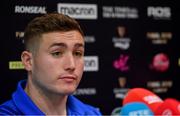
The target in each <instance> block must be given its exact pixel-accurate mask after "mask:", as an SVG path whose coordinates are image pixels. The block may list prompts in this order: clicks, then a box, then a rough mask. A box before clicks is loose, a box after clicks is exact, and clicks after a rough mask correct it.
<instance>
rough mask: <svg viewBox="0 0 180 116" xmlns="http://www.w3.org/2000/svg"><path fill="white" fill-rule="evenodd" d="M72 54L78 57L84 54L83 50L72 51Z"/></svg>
mask: <svg viewBox="0 0 180 116" xmlns="http://www.w3.org/2000/svg"><path fill="white" fill-rule="evenodd" d="M74 55H75V56H78V57H81V56H83V55H84V54H83V52H81V51H77V52H74Z"/></svg>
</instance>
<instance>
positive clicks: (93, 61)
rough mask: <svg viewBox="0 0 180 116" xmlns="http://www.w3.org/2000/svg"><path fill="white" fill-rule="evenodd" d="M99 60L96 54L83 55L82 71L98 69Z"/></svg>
mask: <svg viewBox="0 0 180 116" xmlns="http://www.w3.org/2000/svg"><path fill="white" fill-rule="evenodd" d="M98 70H99V62H98V57H97V56H85V57H84V71H98Z"/></svg>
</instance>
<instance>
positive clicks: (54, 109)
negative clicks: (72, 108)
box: [25, 82, 67, 115]
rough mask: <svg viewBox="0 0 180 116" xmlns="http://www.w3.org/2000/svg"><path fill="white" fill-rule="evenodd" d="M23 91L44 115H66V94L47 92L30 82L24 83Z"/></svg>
mask: <svg viewBox="0 0 180 116" xmlns="http://www.w3.org/2000/svg"><path fill="white" fill-rule="evenodd" d="M30 84H31V86H30ZM25 92H26V93H27V94H28V96H29V97H30V98H31V99H32V101H33V102H34V103H35V104H36V106H37V107H38V108H39V109H40V110H41V111H42V112H44V113H45V114H46V115H67V111H66V103H67V96H65V95H54V94H47V92H46V93H45V92H43V90H41V89H40V88H36V87H35V86H32V83H31V82H30V83H27V84H26V87H25Z"/></svg>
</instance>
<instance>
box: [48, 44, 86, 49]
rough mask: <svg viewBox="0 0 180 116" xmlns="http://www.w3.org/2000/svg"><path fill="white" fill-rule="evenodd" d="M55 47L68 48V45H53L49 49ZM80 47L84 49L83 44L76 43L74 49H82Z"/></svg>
mask: <svg viewBox="0 0 180 116" xmlns="http://www.w3.org/2000/svg"><path fill="white" fill-rule="evenodd" d="M54 46H60V47H63V48H67V45H66V44H65V43H53V44H52V45H50V46H49V49H50V48H51V47H54ZM80 47H82V48H84V44H82V43H76V44H75V45H74V48H80Z"/></svg>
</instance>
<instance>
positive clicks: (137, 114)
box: [128, 109, 150, 116]
mask: <svg viewBox="0 0 180 116" xmlns="http://www.w3.org/2000/svg"><path fill="white" fill-rule="evenodd" d="M149 114H150V111H149V110H148V109H147V110H146V109H144V110H136V111H131V112H129V114H128V115H129V116H146V115H147V116H148V115H149Z"/></svg>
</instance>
